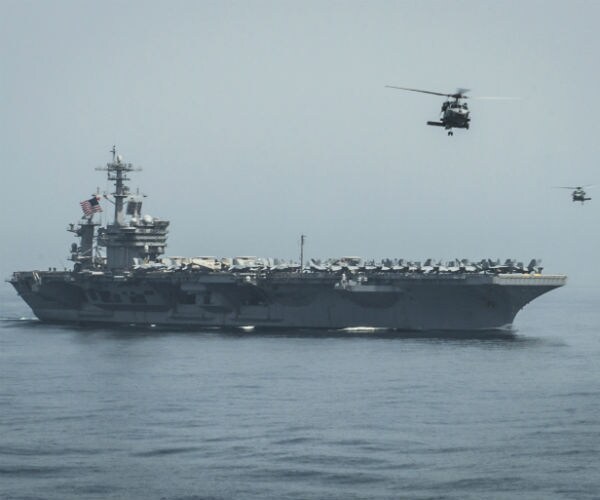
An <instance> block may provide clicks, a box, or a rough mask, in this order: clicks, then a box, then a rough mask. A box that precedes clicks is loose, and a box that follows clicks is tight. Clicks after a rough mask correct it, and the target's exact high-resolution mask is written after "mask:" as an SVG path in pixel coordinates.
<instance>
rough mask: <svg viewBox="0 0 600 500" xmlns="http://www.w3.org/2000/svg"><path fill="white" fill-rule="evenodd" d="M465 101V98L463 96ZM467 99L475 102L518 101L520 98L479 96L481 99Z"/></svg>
mask: <svg viewBox="0 0 600 500" xmlns="http://www.w3.org/2000/svg"><path fill="white" fill-rule="evenodd" d="M465 99H467V97H466V96H465ZM468 99H474V100H477V101H520V100H521V98H520V97H499V96H492V97H489V96H481V97H468Z"/></svg>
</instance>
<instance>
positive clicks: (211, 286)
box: [9, 148, 566, 331]
mask: <svg viewBox="0 0 600 500" xmlns="http://www.w3.org/2000/svg"><path fill="white" fill-rule="evenodd" d="M112 152H113V161H112V162H111V163H108V164H107V165H106V167H105V168H102V169H103V170H106V171H107V172H108V178H109V180H112V181H114V182H115V191H114V193H112V196H113V197H114V198H113V199H114V201H113V203H114V206H115V216H114V221H113V222H112V223H111V224H108V225H107V226H106V227H100V224H98V223H96V222H95V221H94V212H88V213H86V215H85V216H84V217H83V218H82V219H81V220H80V221H79V223H78V224H76V225H75V224H72V225H71V226H70V227H69V231H70V232H73V233H75V234H76V235H77V236H78V237H79V238H80V243H79V245H77V244H73V246H72V248H71V260H72V261H73V262H74V268H73V270H72V271H52V270H50V271H23V272H15V273H13V275H12V277H11V278H10V280H9V281H10V282H11V284H12V285H13V286H14V287H15V289H16V290H17V292H18V293H19V294H20V295H21V297H22V298H23V299H24V300H25V301H26V302H27V304H28V305H29V306H30V307H31V309H32V310H33V312H34V314H35V315H36V316H37V317H38V318H39V319H40V320H42V321H48V322H64V323H76V324H107V325H131V324H134V325H165V326H181V327H225V328H231V327H246V326H252V327H258V328H313V329H356V328H365V327H367V328H384V329H391V330H411V331H412V330H418V331H426V330H451V331H457V330H461V331H473V330H498V329H507V328H510V327H511V325H512V324H513V322H514V319H515V316H516V315H517V313H518V312H519V311H520V310H521V309H522V308H523V307H524V306H525V305H526V304H527V303H529V302H531V301H532V300H533V299H535V298H536V297H538V296H540V295H542V294H543V293H546V292H548V291H550V290H552V289H554V288H558V287H560V286H563V285H564V284H565V283H566V276H563V275H544V274H542V273H541V271H542V268H541V267H540V266H539V261H536V260H535V259H533V260H532V261H531V262H530V263H529V265H527V266H524V265H523V264H522V263H517V262H516V261H512V260H510V259H509V260H507V261H506V262H505V263H504V264H500V262H499V261H496V262H493V261H491V260H489V259H488V260H485V259H484V260H482V261H480V262H478V263H470V262H468V261H466V260H462V261H461V260H456V261H452V262H450V263H447V264H445V265H442V264H441V263H435V262H433V261H431V259H429V260H428V261H427V262H425V264H424V265H421V264H420V263H413V262H405V261H404V260H402V259H386V260H384V261H382V262H380V263H375V262H373V261H371V262H368V263H367V262H364V261H362V259H359V258H357V257H346V258H340V259H333V260H330V261H327V262H320V261H315V260H311V261H310V262H309V263H307V264H305V263H304V258H303V253H302V252H301V255H302V257H301V259H300V263H293V262H288V263H286V262H282V261H277V262H274V261H271V259H257V258H255V257H238V258H235V259H215V258H212V257H199V258H188V259H186V258H182V257H173V258H165V257H162V255H163V254H164V251H165V247H166V244H167V232H168V231H167V229H168V225H169V222H168V221H164V220H161V219H158V218H154V217H150V216H147V215H146V216H142V213H141V206H142V197H141V196H139V195H135V194H131V193H130V191H129V189H128V188H127V186H125V184H124V182H125V181H127V180H128V178H127V177H126V175H127V173H128V172H131V171H133V170H134V168H133V166H132V165H131V164H126V163H123V162H122V160H121V158H120V157H119V156H117V155H116V151H115V149H114V148H113V150H112ZM91 201H93V200H91ZM301 241H302V243H304V236H303V237H302V238H301ZM102 247H103V248H104V249H105V252H104V254H103V253H102V252H101V251H100V249H101V248H102Z"/></svg>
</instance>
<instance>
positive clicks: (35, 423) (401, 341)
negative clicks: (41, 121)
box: [0, 285, 600, 500]
mask: <svg viewBox="0 0 600 500" xmlns="http://www.w3.org/2000/svg"><path fill="white" fill-rule="evenodd" d="M0 299H1V310H0V318H1V320H0V498H2V499H11V500H13V499H14V500H16V499H22V500H32V499H57V500H58V499H60V500H64V499H71V498H73V499H102V500H104V499H144V500H146V499H165V500H167V499H168V500H176V499H177V500H201V499H206V500H209V499H210V500H221V499H223V500H224V499H278V500H279V499H281V500H284V499H344V500H348V499H411V500H412V499H432V500H433V499H457V500H458V499H460V500H465V499H477V500H480V499H511V500H513V499H528V500H529V499H544V500H549V499H598V498H600V473H599V472H598V464H599V463H600V460H599V459H600V308H599V307H598V305H599V304H600V290H595V289H583V288H576V287H573V286H570V285H568V286H567V287H565V288H563V289H561V290H557V291H554V292H552V293H550V294H548V295H546V296H544V297H541V298H539V299H538V300H536V301H535V302H534V303H532V304H530V305H528V306H527V307H526V308H525V310H524V311H522V312H521V313H520V314H519V315H518V316H517V321H516V324H515V326H516V331H515V332H514V334H502V335H492V336H481V335H462V336H443V335H440V334H438V335H430V336H419V335H416V334H415V335H410V334H403V335H398V334H381V333H378V334H372V333H371V334H369V333H361V334H348V333H345V334H340V333H336V332H330V333H326V334H322V335H314V334H311V333H309V332H280V333H269V334H261V333H257V332H254V333H248V332H218V331H197V332H169V331H165V330H156V329H124V330H123V329H121V330H113V329H102V328H94V329H90V328H76V327H66V326H49V325H44V324H42V323H40V322H38V321H36V320H35V319H33V316H32V313H31V312H30V310H29V309H28V308H27V306H26V305H25V304H23V303H21V302H20V299H19V298H18V297H17V296H16V294H15V293H14V292H13V291H12V289H10V288H8V286H5V287H2V288H1V289H0Z"/></svg>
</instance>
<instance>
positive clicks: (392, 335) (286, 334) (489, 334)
mask: <svg viewBox="0 0 600 500" xmlns="http://www.w3.org/2000/svg"><path fill="white" fill-rule="evenodd" d="M1 321H2V322H5V323H6V324H10V326H11V327H13V328H14V327H16V328H27V329H32V328H35V329H42V330H43V329H47V328H49V327H52V328H54V329H56V328H58V329H59V330H61V331H72V332H81V333H104V334H109V335H110V336H113V337H123V338H135V337H148V336H157V337H163V336H167V335H169V334H175V335H182V334H183V335H221V336H227V337H231V338H236V337H238V338H248V337H282V338H330V339H336V338H339V339H342V338H351V339H358V338H365V339H366V338H374V339H399V340H401V339H408V340H415V339H416V340H419V339H423V340H426V339H429V340H505V341H514V340H518V339H519V338H522V336H520V335H517V332H516V331H515V330H505V329H504V330H465V331H463V330H393V329H383V328H347V329H327V328H323V329H320V328H281V327H204V326H184V325H179V326H173V325H147V324H115V325H107V324H105V323H94V322H85V323H65V322H49V321H40V320H37V319H17V318H15V319H9V318H4V319H2V320H1Z"/></svg>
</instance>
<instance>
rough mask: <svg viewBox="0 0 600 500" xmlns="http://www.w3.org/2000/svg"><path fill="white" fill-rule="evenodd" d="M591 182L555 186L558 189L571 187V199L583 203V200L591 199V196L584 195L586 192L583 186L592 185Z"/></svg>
mask: <svg viewBox="0 0 600 500" xmlns="http://www.w3.org/2000/svg"><path fill="white" fill-rule="evenodd" d="M592 186H593V184H588V185H586V186H557V187H558V189H572V190H573V192H572V193H571V198H572V199H573V201H580V202H581V204H582V205H583V203H584V202H586V201H589V200H591V198H588V197H586V192H585V191H584V190H583V188H587V187H592Z"/></svg>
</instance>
